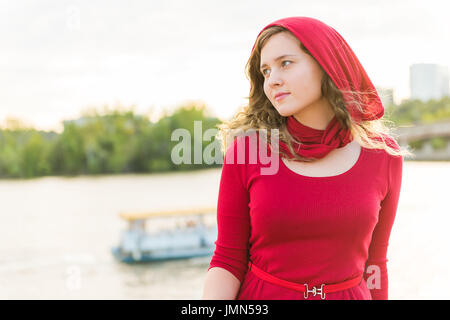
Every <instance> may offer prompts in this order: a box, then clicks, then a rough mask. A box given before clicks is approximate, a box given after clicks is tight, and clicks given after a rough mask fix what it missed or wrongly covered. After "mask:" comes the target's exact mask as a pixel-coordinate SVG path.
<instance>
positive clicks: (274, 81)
mask: <svg viewBox="0 0 450 320" xmlns="http://www.w3.org/2000/svg"><path fill="white" fill-rule="evenodd" d="M267 81H268V82H269V86H271V87H276V86H279V85H280V84H282V82H283V80H282V78H281V76H280V74H279V73H276V72H271V73H270V75H269V79H268V80H267Z"/></svg>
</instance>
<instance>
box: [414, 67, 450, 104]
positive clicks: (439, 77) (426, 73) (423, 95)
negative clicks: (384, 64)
mask: <svg viewBox="0 0 450 320" xmlns="http://www.w3.org/2000/svg"><path fill="white" fill-rule="evenodd" d="M409 87H410V90H411V99H420V100H422V101H427V100H430V99H436V100H439V99H441V98H443V97H444V96H449V73H448V67H447V66H441V65H437V64H431V63H418V64H413V65H411V66H410V67H409Z"/></svg>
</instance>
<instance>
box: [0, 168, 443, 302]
mask: <svg viewBox="0 0 450 320" xmlns="http://www.w3.org/2000/svg"><path fill="white" fill-rule="evenodd" d="M403 170H404V171H403V186H402V193H401V196H400V202H399V208H398V211H397V216H396V220H395V224H394V228H393V230H392V233H391V238H390V245H389V251H388V259H389V262H388V270H389V298H390V299H449V298H450V294H449V293H448V291H447V290H446V286H447V285H450V240H449V239H448V238H447V236H448V234H449V227H448V226H449V225H450V218H449V214H450V209H449V208H450V205H449V202H448V199H449V194H450V193H449V187H448V186H449V181H450V162H418V161H405V164H404V169H403ZM220 173H221V170H220V169H206V170H199V171H193V172H184V173H165V174H142V175H105V176H95V177H93V176H82V177H70V178H67V177H43V178H37V179H31V180H0V215H1V218H2V223H1V224H0V242H1V246H0V248H1V249H0V252H1V254H0V299H182V300H184V299H200V298H201V295H202V288H203V283H204V279H205V276H206V272H207V268H208V264H209V261H210V257H204V258H195V259H187V260H176V261H167V262H156V263H150V264H142V265H127V264H123V263H120V262H118V261H116V260H115V259H114V258H113V256H112V255H111V253H110V249H111V247H112V246H115V245H116V244H118V241H119V236H120V232H121V230H123V229H124V228H126V223H125V222H124V221H122V220H121V219H120V218H119V215H118V214H119V212H120V211H146V210H158V209H174V208H186V207H191V206H194V207H198V206H215V205H216V202H217V193H218V188H219V182H220ZM209 221H210V222H211V221H212V223H215V216H214V215H210V217H209Z"/></svg>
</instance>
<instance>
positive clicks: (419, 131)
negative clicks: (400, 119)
mask: <svg viewBox="0 0 450 320" xmlns="http://www.w3.org/2000/svg"><path fill="white" fill-rule="evenodd" d="M393 132H394V134H395V135H396V136H395V137H396V140H397V141H398V143H399V144H400V146H406V145H407V144H408V143H410V142H413V141H423V144H422V148H420V149H414V148H412V147H411V151H412V152H413V153H414V157H412V158H409V157H405V160H406V159H410V160H450V121H449V120H445V121H440V122H435V123H433V124H420V125H412V126H399V127H397V129H396V130H393ZM432 138H444V139H446V141H447V144H446V146H445V147H444V148H441V149H436V150H435V149H434V148H433V146H432V144H431V139H432Z"/></svg>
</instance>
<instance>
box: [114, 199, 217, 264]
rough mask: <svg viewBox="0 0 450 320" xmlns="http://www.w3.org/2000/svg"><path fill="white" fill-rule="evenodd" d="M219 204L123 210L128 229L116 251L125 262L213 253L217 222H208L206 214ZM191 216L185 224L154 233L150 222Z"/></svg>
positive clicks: (122, 214)
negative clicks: (138, 210)
mask: <svg viewBox="0 0 450 320" xmlns="http://www.w3.org/2000/svg"><path fill="white" fill-rule="evenodd" d="M215 212H216V208H211V207H207V208H192V209H187V210H172V211H158V212H141V213H135V212H122V213H120V217H121V218H122V219H125V220H127V221H128V225H129V227H128V229H127V230H124V231H122V233H121V237H120V242H119V245H118V246H116V247H113V248H112V254H113V255H114V256H115V257H116V258H117V259H118V260H119V261H122V262H126V263H136V262H147V261H158V260H169V259H183V258H192V257H200V256H208V255H212V254H213V252H214V248H215V244H214V242H215V241H216V239H217V226H207V225H206V224H205V223H204V219H203V218H204V215H206V214H211V213H215ZM187 216H189V217H190V218H191V219H190V220H188V223H186V225H184V226H183V227H182V228H177V229H173V230H161V231H158V232H153V233H150V232H148V231H147V230H146V224H148V223H150V222H151V220H152V219H155V218H169V217H170V218H174V217H187Z"/></svg>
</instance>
